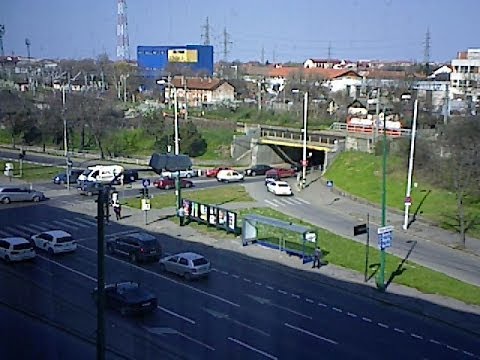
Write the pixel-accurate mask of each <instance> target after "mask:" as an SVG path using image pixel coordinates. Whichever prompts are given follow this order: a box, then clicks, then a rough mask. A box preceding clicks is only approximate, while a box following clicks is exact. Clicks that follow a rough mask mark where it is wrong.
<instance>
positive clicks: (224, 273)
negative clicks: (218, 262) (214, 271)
mask: <svg viewBox="0 0 480 360" xmlns="http://www.w3.org/2000/svg"><path fill="white" fill-rule="evenodd" d="M220 272H221V273H222V274H223V275H228V272H226V271H223V270H220Z"/></svg>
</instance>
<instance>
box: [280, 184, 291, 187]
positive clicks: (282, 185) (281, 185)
mask: <svg viewBox="0 0 480 360" xmlns="http://www.w3.org/2000/svg"><path fill="white" fill-rule="evenodd" d="M277 186H278V187H289V186H290V185H288V184H277Z"/></svg>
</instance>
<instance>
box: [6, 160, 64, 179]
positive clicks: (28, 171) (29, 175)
mask: <svg viewBox="0 0 480 360" xmlns="http://www.w3.org/2000/svg"><path fill="white" fill-rule="evenodd" d="M7 162H12V161H4V160H1V161H0V169H2V180H1V182H3V183H6V182H8V177H7V176H5V175H4V174H3V170H4V169H5V163H7ZM12 163H13V166H14V171H13V175H14V177H15V178H17V179H20V180H23V181H26V182H34V181H47V180H51V179H52V178H53V177H54V176H55V175H57V174H58V173H61V172H65V168H61V167H56V166H42V165H38V164H30V163H23V171H22V172H23V175H22V177H19V176H20V164H19V162H18V161H14V162H12Z"/></svg>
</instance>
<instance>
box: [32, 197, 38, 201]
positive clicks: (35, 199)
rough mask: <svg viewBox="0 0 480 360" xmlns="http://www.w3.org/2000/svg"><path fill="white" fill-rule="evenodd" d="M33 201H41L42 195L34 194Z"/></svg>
mask: <svg viewBox="0 0 480 360" xmlns="http://www.w3.org/2000/svg"><path fill="white" fill-rule="evenodd" d="M32 201H33V202H39V201H40V196H34V197H33V199H32Z"/></svg>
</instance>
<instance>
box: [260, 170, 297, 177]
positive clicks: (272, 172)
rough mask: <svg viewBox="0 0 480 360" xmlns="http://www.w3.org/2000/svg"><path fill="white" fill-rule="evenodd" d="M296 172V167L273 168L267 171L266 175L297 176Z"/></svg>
mask: <svg viewBox="0 0 480 360" xmlns="http://www.w3.org/2000/svg"><path fill="white" fill-rule="evenodd" d="M296 174H297V171H296V170H295V169H289V168H272V169H270V170H268V171H267V172H266V173H265V177H268V178H278V179H282V178H287V177H292V176H295V175H296Z"/></svg>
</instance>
